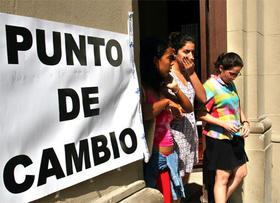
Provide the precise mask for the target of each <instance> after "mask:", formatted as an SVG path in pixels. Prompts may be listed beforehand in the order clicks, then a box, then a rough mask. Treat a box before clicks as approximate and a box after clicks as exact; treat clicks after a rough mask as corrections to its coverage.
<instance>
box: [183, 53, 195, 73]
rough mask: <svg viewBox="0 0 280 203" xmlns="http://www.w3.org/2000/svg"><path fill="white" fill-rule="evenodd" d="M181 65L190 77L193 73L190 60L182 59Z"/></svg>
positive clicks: (192, 65) (193, 65)
mask: <svg viewBox="0 0 280 203" xmlns="http://www.w3.org/2000/svg"><path fill="white" fill-rule="evenodd" d="M182 64H183V65H184V68H185V70H186V72H187V73H188V74H189V75H191V74H192V73H193V72H194V67H195V64H194V61H193V60H192V59H189V58H188V57H184V58H183V59H182Z"/></svg>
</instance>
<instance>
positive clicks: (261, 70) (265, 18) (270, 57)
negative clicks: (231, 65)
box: [227, 0, 280, 203]
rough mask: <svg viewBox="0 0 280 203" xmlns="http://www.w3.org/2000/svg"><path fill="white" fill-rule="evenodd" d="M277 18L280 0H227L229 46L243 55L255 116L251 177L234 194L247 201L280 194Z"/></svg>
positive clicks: (242, 83) (248, 103)
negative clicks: (279, 184)
mask: <svg viewBox="0 0 280 203" xmlns="http://www.w3.org/2000/svg"><path fill="white" fill-rule="evenodd" d="M279 18H280V1H279V0H227V36H228V42H227V44H228V51H235V52H237V53H239V54H240V55H241V56H242V57H243V59H244V63H245V66H244V68H243V71H242V73H243V75H242V76H241V77H240V78H238V79H237V80H236V83H237V87H238V90H239V92H241V93H240V97H241V103H242V108H243V109H244V110H245V113H246V115H247V117H248V119H249V120H250V121H251V135H250V137H249V138H247V139H246V151H247V154H248V156H249V160H250V161H249V163H248V176H247V177H246V179H245V181H244V183H243V185H242V189H241V190H238V191H239V192H240V191H242V192H241V193H240V194H237V193H236V194H235V196H241V198H242V200H243V202H246V203H247V202H248V203H251V202H254V203H255V202H256V203H258V202H259V203H263V202H265V203H272V202H273V203H274V202H276V201H277V200H279V199H280V190H279V186H277V184H278V183H279V180H280V174H279V171H280V170H279V165H280V159H279V151H280V143H279V141H280V105H279V104H278V103H279V102H278V101H279V100H280V88H279V86H280V85H279V81H280V68H279V66H280V60H279V58H280V21H279ZM232 202H234V197H233V198H232Z"/></svg>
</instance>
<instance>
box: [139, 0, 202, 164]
mask: <svg viewBox="0 0 280 203" xmlns="http://www.w3.org/2000/svg"><path fill="white" fill-rule="evenodd" d="M139 25H140V26H139V27H140V40H144V39H146V38H149V37H157V38H161V39H164V40H167V39H168V35H169V34H170V33H171V32H182V33H186V34H188V35H190V36H192V37H193V38H194V39H195V42H196V48H195V69H196V73H197V75H198V77H199V78H200V79H204V78H203V75H206V74H207V73H206V67H205V66H204V68H201V64H202V63H201V61H202V58H201V48H200V47H201V34H200V33H201V30H200V27H201V24H200V1H199V0H158V1H148V0H139ZM203 73H204V74H203ZM198 131H199V141H200V144H199V163H198V164H197V165H196V168H197V167H198V168H201V167H202V159H203V152H202V151H203V149H202V139H201V125H200V126H198Z"/></svg>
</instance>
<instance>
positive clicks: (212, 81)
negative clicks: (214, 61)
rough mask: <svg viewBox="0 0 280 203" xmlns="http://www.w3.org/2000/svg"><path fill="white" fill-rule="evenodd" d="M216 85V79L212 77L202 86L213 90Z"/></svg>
mask: <svg viewBox="0 0 280 203" xmlns="http://www.w3.org/2000/svg"><path fill="white" fill-rule="evenodd" d="M215 85H216V79H215V78H213V77H210V78H208V80H206V81H205V83H204V84H203V86H204V87H209V88H210V87H212V88H214V87H215Z"/></svg>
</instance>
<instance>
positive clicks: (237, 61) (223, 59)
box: [214, 52, 243, 73]
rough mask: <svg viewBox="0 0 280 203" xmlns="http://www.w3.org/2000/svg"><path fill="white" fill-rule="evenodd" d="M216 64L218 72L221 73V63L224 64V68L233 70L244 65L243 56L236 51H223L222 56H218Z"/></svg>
mask: <svg viewBox="0 0 280 203" xmlns="http://www.w3.org/2000/svg"><path fill="white" fill-rule="evenodd" d="M214 64H215V69H216V71H217V72H218V73H220V69H219V67H220V65H222V66H223V69H224V70H231V69H232V68H233V67H235V66H240V67H241V68H242V67H243V61H242V59H241V57H240V56H239V55H238V54H236V53H234V52H229V53H222V54H221V55H220V56H218V58H217V60H216V62H215V63H214Z"/></svg>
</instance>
